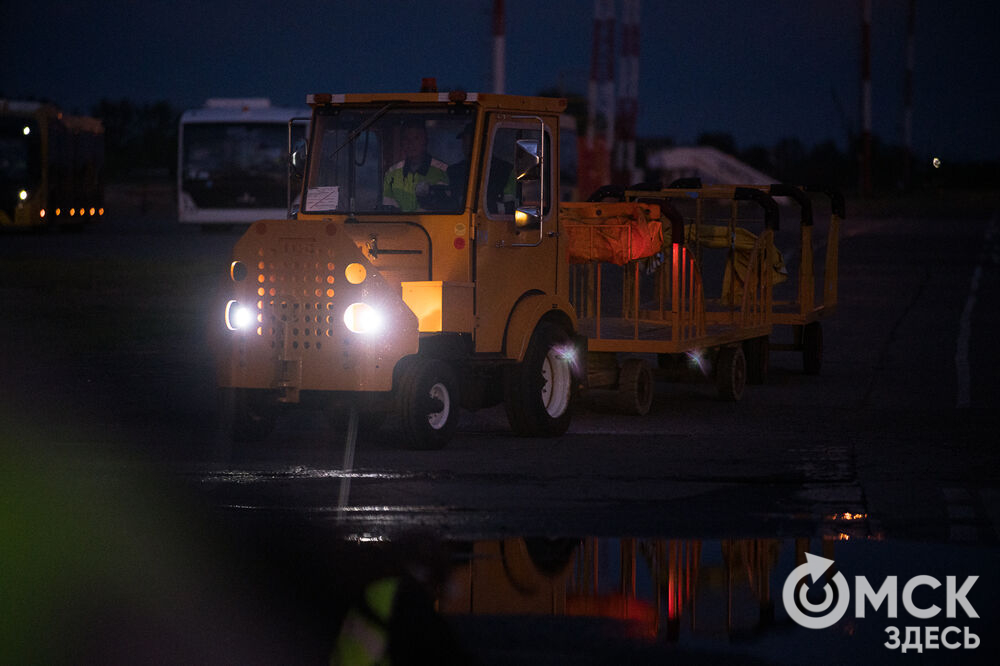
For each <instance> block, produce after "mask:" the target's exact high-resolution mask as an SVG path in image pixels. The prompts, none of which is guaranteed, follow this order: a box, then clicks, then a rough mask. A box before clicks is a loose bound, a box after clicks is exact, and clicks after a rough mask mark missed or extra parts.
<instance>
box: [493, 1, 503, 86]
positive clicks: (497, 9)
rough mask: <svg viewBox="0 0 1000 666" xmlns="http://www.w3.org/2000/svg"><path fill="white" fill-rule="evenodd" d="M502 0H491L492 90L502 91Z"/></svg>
mask: <svg viewBox="0 0 1000 666" xmlns="http://www.w3.org/2000/svg"><path fill="white" fill-rule="evenodd" d="M504 23H505V21H504V12H503V0H493V92H495V93H496V94H498V95H502V94H503V93H504V87H505V86H506V81H505V80H504V79H505V77H506V64H505V62H506V60H505V55H506V54H505V49H506V30H505V27H504Z"/></svg>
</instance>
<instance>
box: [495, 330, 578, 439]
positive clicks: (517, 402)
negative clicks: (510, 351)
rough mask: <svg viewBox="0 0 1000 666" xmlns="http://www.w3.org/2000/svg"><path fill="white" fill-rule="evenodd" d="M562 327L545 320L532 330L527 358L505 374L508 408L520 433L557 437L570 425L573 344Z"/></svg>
mask: <svg viewBox="0 0 1000 666" xmlns="http://www.w3.org/2000/svg"><path fill="white" fill-rule="evenodd" d="M571 344H572V343H571V342H570V338H569V334H568V333H566V331H565V330H563V329H562V328H561V327H559V326H556V325H555V324H552V323H549V322H544V321H543V322H541V323H540V324H538V326H537V327H536V328H535V331H534V333H532V334H531V341H530V342H529V343H528V350H527V352H526V353H525V355H524V360H523V361H522V362H520V363H518V364H517V365H513V366H510V367H509V368H508V369H507V372H506V373H505V376H504V409H505V410H506V411H507V420H508V421H509V422H510V427H511V429H512V430H513V431H514V433H515V434H516V435H519V436H521V437H555V436H557V435H561V434H563V433H564V432H566V430H567V429H568V428H569V422H570V418H571V414H570V412H571V409H572V406H573V405H572V403H573V397H574V391H573V381H574V380H573V367H572V364H571V361H570V360H569V359H568V358H566V357H565V356H566V351H567V350H569V348H570V346H571Z"/></svg>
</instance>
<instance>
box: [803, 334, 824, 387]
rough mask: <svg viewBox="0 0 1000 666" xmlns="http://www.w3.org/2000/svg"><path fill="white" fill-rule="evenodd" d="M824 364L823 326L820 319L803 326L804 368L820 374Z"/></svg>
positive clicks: (809, 373)
mask: <svg viewBox="0 0 1000 666" xmlns="http://www.w3.org/2000/svg"><path fill="white" fill-rule="evenodd" d="M822 366H823V327H822V325H820V323H819V322H818V321H814V322H810V323H808V324H806V325H805V326H803V327H802V370H803V371H804V372H805V373H806V374H807V375H818V374H819V371H820V368H821V367H822Z"/></svg>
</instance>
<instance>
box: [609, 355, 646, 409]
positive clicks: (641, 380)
mask: <svg viewBox="0 0 1000 666" xmlns="http://www.w3.org/2000/svg"><path fill="white" fill-rule="evenodd" d="M653 386H654V385H653V371H652V370H650V368H649V364H648V363H646V362H645V361H644V360H642V359H641V358H628V359H625V362H624V363H622V369H621V372H619V373H618V396H617V397H618V409H619V410H621V411H622V412H623V413H625V414H635V415H637V416H645V415H646V414H648V413H649V408H650V407H652V406H653Z"/></svg>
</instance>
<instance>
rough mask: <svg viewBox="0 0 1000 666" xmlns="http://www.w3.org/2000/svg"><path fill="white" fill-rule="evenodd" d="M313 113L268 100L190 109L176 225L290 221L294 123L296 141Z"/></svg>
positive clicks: (181, 147)
mask: <svg viewBox="0 0 1000 666" xmlns="http://www.w3.org/2000/svg"><path fill="white" fill-rule="evenodd" d="M309 113H310V110H309V109H308V108H301V109H293V108H279V107H274V106H271V102H270V100H268V99H265V98H250V99H230V98H225V99H224V98H215V99H209V100H208V101H207V102H206V103H205V106H204V107H203V108H201V109H191V110H188V111H185V112H184V113H183V114H182V115H181V121H180V128H179V130H178V147H177V162H178V163H177V219H178V221H179V222H181V223H192V224H200V225H202V226H203V227H210V226H212V225H231V224H250V223H251V222H255V221H256V220H261V219H280V218H284V217H287V212H288V196H289V195H288V193H289V182H288V181H289V177H290V172H289V169H288V154H289V146H288V143H289V122H290V121H291V120H292V119H293V118H298V119H301V122H297V123H295V124H294V125H293V137H294V140H296V141H297V140H298V139H300V138H301V139H304V138H305V128H306V125H307V121H308V119H309ZM294 194H295V193H293V196H294Z"/></svg>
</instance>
